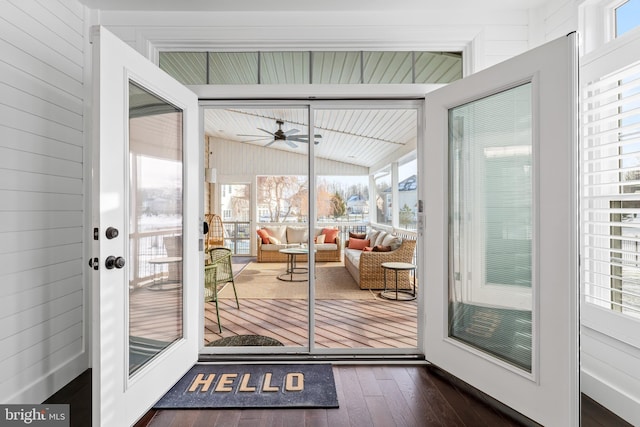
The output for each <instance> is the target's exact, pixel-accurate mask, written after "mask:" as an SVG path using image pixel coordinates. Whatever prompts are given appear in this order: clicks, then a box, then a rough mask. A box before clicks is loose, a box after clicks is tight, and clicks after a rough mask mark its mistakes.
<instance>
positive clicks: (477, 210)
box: [449, 83, 534, 372]
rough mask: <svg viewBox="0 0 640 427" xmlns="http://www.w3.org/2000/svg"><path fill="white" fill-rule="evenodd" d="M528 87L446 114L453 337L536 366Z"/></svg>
mask: <svg viewBox="0 0 640 427" xmlns="http://www.w3.org/2000/svg"><path fill="white" fill-rule="evenodd" d="M531 103H532V101H531V84H530V83H528V84H524V85H521V86H518V87H515V88H512V89H509V90H506V91H504V92H501V93H498V94H495V95H492V96H489V97H486V98H483V99H480V100H477V101H474V102H471V103H469V104H465V105H462V106H459V107H456V108H453V109H451V110H450V111H449V166H450V176H449V194H450V224H451V225H450V227H451V229H450V236H451V237H450V239H451V241H450V250H451V255H452V256H451V257H450V260H451V261H450V276H449V301H450V307H449V336H450V337H453V338H456V339H458V340H460V341H462V342H464V343H465V344H468V345H470V346H472V347H475V348H477V349H480V350H482V351H484V352H487V353H489V354H491V355H493V356H495V357H497V358H499V359H501V360H503V361H506V362H508V363H511V364H513V365H515V366H517V367H519V368H521V369H523V370H525V371H527V372H530V371H531V364H532V330H531V313H532V271H533V269H532V267H533V262H534V260H533V252H532V237H533V231H534V214H533V180H532V161H533V157H532V130H531V129H532V123H531V117H532V115H531Z"/></svg>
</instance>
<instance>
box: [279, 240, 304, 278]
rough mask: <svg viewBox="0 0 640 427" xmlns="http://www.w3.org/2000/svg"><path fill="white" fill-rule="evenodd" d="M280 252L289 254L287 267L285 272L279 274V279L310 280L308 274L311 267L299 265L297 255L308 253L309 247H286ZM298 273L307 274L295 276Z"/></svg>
mask: <svg viewBox="0 0 640 427" xmlns="http://www.w3.org/2000/svg"><path fill="white" fill-rule="evenodd" d="M279 252H280V253H283V254H286V255H287V269H286V270H285V272H284V273H282V274H279V275H278V279H280V280H284V281H285V282H306V281H307V280H308V279H307V276H306V274H307V273H309V269H308V268H307V267H298V266H297V265H296V257H297V256H298V255H308V254H309V248H303V247H296V248H285V249H280V250H279ZM296 274H304V275H305V276H304V277H302V278H294V275H296Z"/></svg>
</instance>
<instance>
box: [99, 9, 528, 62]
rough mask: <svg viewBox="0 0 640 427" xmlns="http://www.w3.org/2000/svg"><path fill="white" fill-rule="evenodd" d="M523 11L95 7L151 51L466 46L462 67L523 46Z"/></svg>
mask: <svg viewBox="0 0 640 427" xmlns="http://www.w3.org/2000/svg"><path fill="white" fill-rule="evenodd" d="M529 15H530V11H529V10H527V9H512V10H500V11H495V10H487V9H486V8H484V7H482V5H481V4H480V3H478V8H475V9H471V8H470V9H447V6H446V5H444V6H442V7H439V8H438V9H437V10H430V11H424V10H422V11H420V10H411V11H385V12H384V13H381V12H378V11H373V10H370V11H367V10H362V11H341V12H339V13H336V12H326V11H314V12H313V13H309V12H306V13H305V12H283V11H278V12H223V13H215V12H182V13H175V12H148V11H127V12H122V11H102V12H101V16H100V21H101V24H102V25H104V26H106V27H107V28H108V29H109V30H110V31H112V32H113V33H114V34H116V35H117V36H118V37H120V38H121V39H122V40H124V41H125V42H127V43H129V44H130V45H132V46H133V47H134V48H136V49H137V50H138V51H140V52H141V53H142V54H144V55H147V56H149V57H151V59H155V58H153V57H152V56H153V53H154V52H153V49H152V48H153V47H160V48H162V47H166V48H170V47H175V48H178V49H181V48H185V47H187V46H191V47H192V48H193V47H195V48H196V49H198V48H200V49H221V50H231V51H234V50H235V51H237V50H257V49H260V50H269V49H272V50H273V49H282V50H288V49H293V50H299V49H313V50H322V49H327V50H342V49H346V50H360V49H362V50H367V49H371V50H384V49H389V50H409V49H416V50H456V51H461V50H466V53H468V54H469V55H468V56H467V57H465V61H466V64H465V65H464V68H465V72H466V73H467V74H468V73H470V72H473V71H478V70H480V69H483V68H486V67H488V66H491V65H493V64H495V63H497V62H500V61H503V60H505V59H507V58H510V57H512V56H514V55H517V54H519V53H522V52H524V51H526V50H527V49H528V48H529V23H530V22H529V21H530V16H529Z"/></svg>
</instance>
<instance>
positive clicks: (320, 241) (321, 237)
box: [314, 234, 327, 245]
mask: <svg viewBox="0 0 640 427" xmlns="http://www.w3.org/2000/svg"><path fill="white" fill-rule="evenodd" d="M325 237H327V236H326V235H324V234H320V235H318V236H316V238H315V239H314V242H316V243H317V244H319V245H321V244H323V243H324V239H325Z"/></svg>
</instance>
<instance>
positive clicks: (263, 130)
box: [256, 128, 275, 135]
mask: <svg viewBox="0 0 640 427" xmlns="http://www.w3.org/2000/svg"><path fill="white" fill-rule="evenodd" d="M256 129H258V130H261V131H262V132H266V133H268V134H269V135H275V133H273V132H269V131H268V130H266V129H262V128H256Z"/></svg>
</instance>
